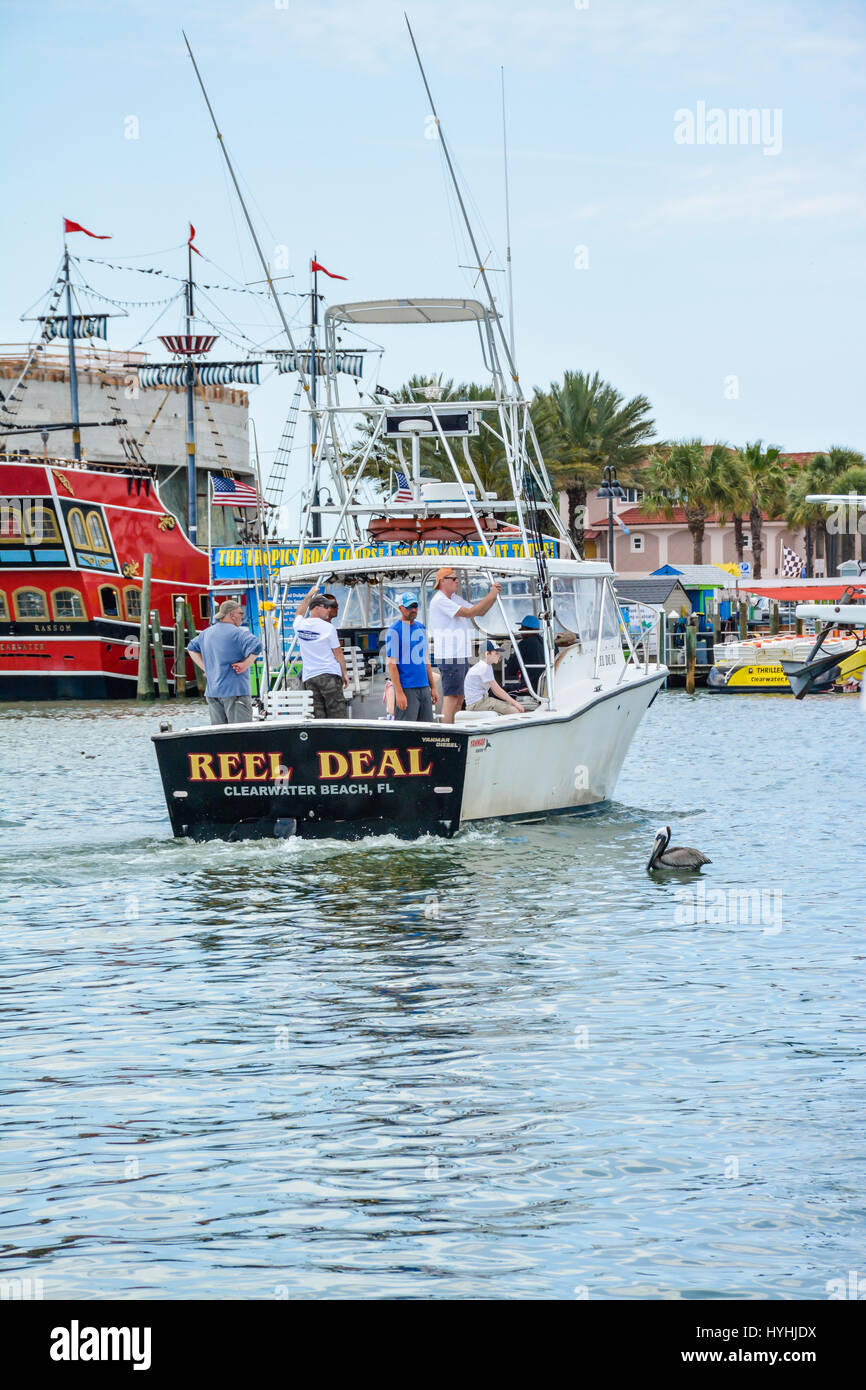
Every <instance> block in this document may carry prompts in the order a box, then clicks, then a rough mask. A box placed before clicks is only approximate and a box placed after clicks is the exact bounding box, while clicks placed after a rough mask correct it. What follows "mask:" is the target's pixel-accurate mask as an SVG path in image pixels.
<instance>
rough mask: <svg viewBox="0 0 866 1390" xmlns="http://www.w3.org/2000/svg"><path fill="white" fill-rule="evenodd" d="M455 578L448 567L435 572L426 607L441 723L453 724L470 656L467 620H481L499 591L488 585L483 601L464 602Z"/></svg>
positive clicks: (470, 633)
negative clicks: (439, 684)
mask: <svg viewBox="0 0 866 1390" xmlns="http://www.w3.org/2000/svg"><path fill="white" fill-rule="evenodd" d="M458 582H459V581H458V579H457V575H456V574H455V573H454V570H453V568H452V566H451V565H443V566H442V568H441V569H440V570H437V571H436V583H435V585H434V593H433V597H432V598H431V600H430V606H429V608H428V614H427V615H428V620H429V624H430V633H431V635H432V638H433V654H434V656H435V658H436V665H437V666H438V667H439V670H440V671H441V673H442V723H443V724H453V723H454V716H455V714H456V713H457V711H458V710H459V708H460V706H461V705H462V704H463V682H464V681H465V679H466V673H467V671H468V670H469V666H470V658H471V654H472V623H471V621H470V619H471V618H481V617H483V615H484V614H485V613H488V612H489V611H490V609H491V608H492V607H493V605H494V603H495V602H496V600H497V598H498V597H499V594H500V591H501V589H502V585H501V584H492V585H491V587H490V590H489V592H488V593H486V594H485V595H484V598H481V599H479V600H478V602H477V603H467V602H466V600H465V599H463V598H461V597H460V595H459V594H458V592H457V585H458Z"/></svg>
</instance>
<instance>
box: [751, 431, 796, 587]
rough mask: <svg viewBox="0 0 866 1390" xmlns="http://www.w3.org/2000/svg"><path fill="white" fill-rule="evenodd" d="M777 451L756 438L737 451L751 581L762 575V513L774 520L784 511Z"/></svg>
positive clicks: (784, 489)
mask: <svg viewBox="0 0 866 1390" xmlns="http://www.w3.org/2000/svg"><path fill="white" fill-rule="evenodd" d="M781 452H782V451H781V449H778V448H776V446H775V445H770V446H769V447H768V448H766V449H765V448H764V447H763V441H762V440H760V439H756V440H755V442H754V443H753V444H747V445H746V446H745V448H744V449H741V450H740V451H739V454H740V460H741V462H742V467H743V473H744V475H745V484H746V492H747V495H748V499H749V531H750V533H751V537H752V564H753V566H754V578H755V579H760V578H761V573H762V559H763V554H764V536H763V526H764V513H765V512H766V514H767V516H768V517H777V516H781V514H782V512H783V511H784V509H785V494H786V492H787V479H786V476H785V470H784V468H783V467H782V465H781V463H780V462H779V459H780V456H781Z"/></svg>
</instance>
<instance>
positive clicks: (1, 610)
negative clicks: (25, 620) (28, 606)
mask: <svg viewBox="0 0 866 1390" xmlns="http://www.w3.org/2000/svg"><path fill="white" fill-rule="evenodd" d="M8 621H9V600H8V599H7V597H6V595H5V594H0V623H8Z"/></svg>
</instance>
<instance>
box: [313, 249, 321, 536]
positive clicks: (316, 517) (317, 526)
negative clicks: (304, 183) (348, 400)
mask: <svg viewBox="0 0 866 1390" xmlns="http://www.w3.org/2000/svg"><path fill="white" fill-rule="evenodd" d="M318 264H319V258H318V256H317V255H316V253H315V251H314V252H313V259H312V262H311V266H312V270H313V290H312V294H311V295H310V393H311V395H312V400H313V410H312V414H311V415H310V479H311V483H312V487H313V504H312V505H313V511H312V523H313V536H314V537H315V538H316V539H317V540H318V539H319V537H320V536H321V534H322V518H321V516H320V514H319V511H318V507H319V482H318V478H319V475H318V472H317V471H316V447H317V445H318V441H319V422H318V420H317V418H316V399H317V395H316V384H317V382H318V366H319V363H318V358H317V349H318V341H317V339H318V333H317V331H316V330H317V327H318V323H319V272H318V270H316V269H315V267H316V266H317V265H318Z"/></svg>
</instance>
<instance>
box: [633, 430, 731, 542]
mask: <svg viewBox="0 0 866 1390" xmlns="http://www.w3.org/2000/svg"><path fill="white" fill-rule="evenodd" d="M733 479H734V471H733V468H732V464H731V450H730V449H729V448H728V446H727V445H726V444H719V443H716V444H704V443H703V441H702V440H700V439H681V440H678V441H676V442H675V443H673V444H666V445H663V446H662V447H661V448H658V449H656V450H654V451H653V454H652V456H651V458H650V467H649V469H648V470H647V472H646V473H645V474H644V479H643V481H642V486H643V488H644V501H643V505H644V508H645V509H646V510H647V511H657V512H662V513H663V514H664V515H665V516H666V517H667V518H668V520H670V519H671V518H672V517H673V514H674V510H675V508H676V507H677V506H680V507H682V509H683V512H684V513H685V518H686V525H687V526H688V528H689V531H690V532H691V537H692V548H693V554H692V559H693V562H694V563H695V564H696V565H702V564H703V562H704V533H705V529H706V523H707V518H708V516H710V515H711V514H712V513H713V512H716V511H721V510H723V509H724V507H725V506H726V505H727V504H728V503H729V502H730V500H731V498H732V496H733Z"/></svg>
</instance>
